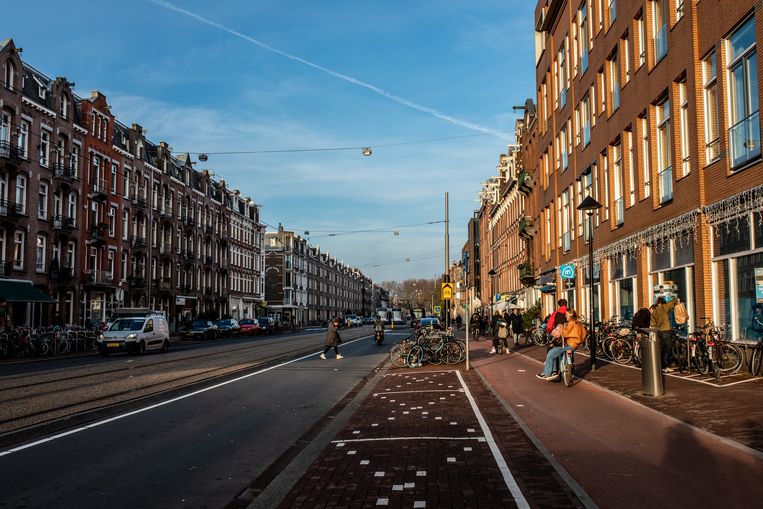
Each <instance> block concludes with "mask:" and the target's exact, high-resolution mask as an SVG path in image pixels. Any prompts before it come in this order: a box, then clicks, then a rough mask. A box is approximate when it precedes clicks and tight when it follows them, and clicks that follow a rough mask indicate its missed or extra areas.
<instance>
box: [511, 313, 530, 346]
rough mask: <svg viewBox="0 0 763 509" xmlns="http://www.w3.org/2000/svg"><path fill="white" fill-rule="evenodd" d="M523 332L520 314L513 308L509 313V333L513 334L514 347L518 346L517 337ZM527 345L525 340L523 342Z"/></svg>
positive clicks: (522, 320)
mask: <svg viewBox="0 0 763 509" xmlns="http://www.w3.org/2000/svg"><path fill="white" fill-rule="evenodd" d="M524 331H525V323H524V319H523V318H522V313H520V312H519V308H514V311H513V312H512V313H511V332H512V334H514V346H517V345H519V336H521V335H522V333H523V332H524ZM525 343H527V340H525Z"/></svg>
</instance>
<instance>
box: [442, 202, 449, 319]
mask: <svg viewBox="0 0 763 509" xmlns="http://www.w3.org/2000/svg"><path fill="white" fill-rule="evenodd" d="M449 244H450V242H449V239H448V193H447V191H446V192H445V276H444V278H443V282H445V283H449V282H450V270H449V267H448V258H449V257H450V252H449V247H450V246H449ZM444 304H445V328H446V329H447V328H449V327H450V300H446V301H445V302H444Z"/></svg>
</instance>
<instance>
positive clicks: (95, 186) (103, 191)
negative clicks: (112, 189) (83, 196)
mask: <svg viewBox="0 0 763 509" xmlns="http://www.w3.org/2000/svg"><path fill="white" fill-rule="evenodd" d="M87 197H88V198H90V199H91V200H94V201H104V200H106V198H108V197H109V188H108V187H106V181H105V180H104V179H95V180H94V181H92V182H90V186H89V187H88V189H87Z"/></svg>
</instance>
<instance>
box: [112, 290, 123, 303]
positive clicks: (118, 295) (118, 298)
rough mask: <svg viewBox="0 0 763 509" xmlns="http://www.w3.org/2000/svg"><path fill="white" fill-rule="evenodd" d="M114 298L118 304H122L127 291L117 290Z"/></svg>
mask: <svg viewBox="0 0 763 509" xmlns="http://www.w3.org/2000/svg"><path fill="white" fill-rule="evenodd" d="M114 298H115V299H116V301H117V302H120V303H121V302H122V301H123V300H125V291H124V290H123V289H121V288H117V289H116V290H115V291H114Z"/></svg>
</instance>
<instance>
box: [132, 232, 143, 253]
mask: <svg viewBox="0 0 763 509" xmlns="http://www.w3.org/2000/svg"><path fill="white" fill-rule="evenodd" d="M130 245H132V247H133V249H136V250H138V251H142V250H143V249H146V239H145V238H143V237H141V236H140V235H133V236H132V238H131V239H130Z"/></svg>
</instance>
